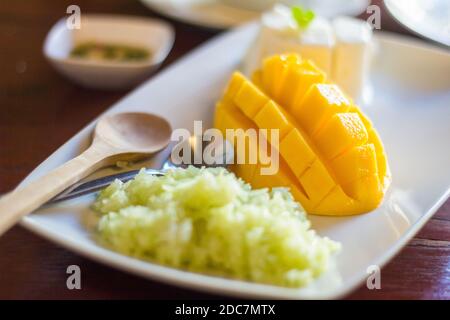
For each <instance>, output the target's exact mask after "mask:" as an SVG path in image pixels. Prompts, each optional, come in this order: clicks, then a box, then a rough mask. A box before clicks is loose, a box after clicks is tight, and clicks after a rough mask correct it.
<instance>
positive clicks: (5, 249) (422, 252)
mask: <svg viewBox="0 0 450 320" xmlns="http://www.w3.org/2000/svg"><path fill="white" fill-rule="evenodd" d="M70 4H78V5H79V6H80V7H81V10H82V12H84V13H100V12H101V13H121V14H133V15H142V16H154V15H155V14H153V13H151V12H150V11H148V10H147V9H146V8H144V6H142V5H141V4H140V3H139V2H138V1H137V0H105V1H100V0H83V1H81V0H77V1H74V0H70V1H52V0H46V1H45V0H42V1H39V0H27V1H0V193H3V192H7V191H9V190H11V189H12V188H13V187H14V186H16V185H17V184H18V183H19V182H20V181H21V179H23V178H24V177H25V176H26V175H27V174H28V173H29V172H30V171H31V170H32V169H33V168H34V167H36V166H37V165H38V164H39V163H41V162H42V161H43V160H44V159H45V158H46V157H47V156H48V155H50V154H51V153H52V152H53V151H55V150H56V149H57V148H58V147H59V146H60V145H61V144H63V143H64V142H65V141H66V140H67V139H69V138H70V137H71V136H72V135H74V134H75V133H76V132H78V131H79V130H80V129H81V128H82V127H83V126H84V125H86V124H87V123H88V122H90V121H91V120H92V119H93V118H94V117H96V116H97V115H99V114H100V113H101V112H102V111H104V110H105V109H107V108H108V107H109V106H111V105H112V104H113V103H114V102H115V101H117V100H118V99H120V98H121V97H122V96H123V95H124V94H125V93H126V91H122V92H102V91H96V90H88V89H83V88H80V87H78V86H76V85H74V84H72V83H71V82H69V81H67V80H65V79H64V78H62V77H61V76H60V75H58V74H57V73H56V72H55V71H54V70H53V68H52V67H51V66H50V65H49V64H48V63H47V62H46V61H45V59H44V57H43V55H42V44H43V40H44V37H45V35H46V33H47V32H48V30H49V28H50V27H51V26H52V25H53V23H54V22H55V21H56V20H58V19H59V18H61V17H62V16H64V15H65V11H66V8H67V6H68V5H70ZM171 22H172V23H173V24H174V26H175V28H176V33H177V37H176V42H175V46H174V49H173V50H172V52H171V54H170V56H169V58H168V60H167V62H166V63H165V66H167V65H168V64H170V63H172V62H173V61H176V60H177V59H178V58H180V57H181V56H183V55H184V54H185V53H186V52H188V51H189V50H191V49H193V48H194V47H196V46H198V45H199V44H201V43H202V42H204V41H205V40H207V39H209V38H211V37H212V36H214V35H215V32H212V31H208V30H202V29H198V28H195V27H191V26H188V25H185V24H181V23H177V22H174V21H171ZM382 27H383V28H384V29H387V30H391V31H392V30H394V31H398V32H402V33H405V32H406V31H405V30H404V29H402V28H401V27H400V26H398V25H397V24H396V23H395V22H393V20H391V19H390V18H389V16H388V14H387V13H386V14H383V15H382ZM449 230H450V202H449V201H447V203H445V204H444V205H443V206H442V207H441V208H440V209H439V211H438V212H437V213H436V214H435V215H434V217H433V218H432V219H431V220H430V221H429V222H428V223H427V225H426V226H425V227H424V228H423V229H422V230H421V231H420V232H419V234H417V235H416V237H415V238H414V239H413V240H412V241H411V242H410V243H409V244H408V245H407V246H406V247H405V248H404V249H403V250H402V251H401V253H400V254H399V255H398V256H397V257H395V258H394V259H393V260H392V261H391V262H390V263H389V264H388V265H387V266H385V267H384V268H383V269H382V272H381V283H382V289H381V290H368V289H367V288H366V287H365V286H362V287H361V288H359V289H357V290H356V291H355V292H353V293H352V294H351V295H350V296H348V298H349V299H413V298H418V299H420V298H439V299H449V298H450V232H449ZM69 265H78V266H80V267H81V270H82V289H81V290H68V289H67V288H66V279H67V274H66V268H67V266H69ZM50 298H56V299H71V298H77V299H80V298H81V299H97V298H105V299H110V298H113V299H115V298H158V299H163V298H188V299H189V298H216V296H211V295H207V294H204V293H200V292H196V291H190V290H185V289H180V288H176V287H172V286H168V285H164V284H161V283H158V282H152V281H148V280H144V279H141V278H138V277H135V276H132V275H129V274H125V273H122V272H120V271H116V270H115V269H112V268H109V267H106V266H103V265H100V264H97V263H95V262H93V261H91V260H88V259H85V258H82V257H80V256H78V255H76V254H74V253H72V252H70V251H67V250H65V249H63V248H61V247H59V246H57V245H55V244H53V243H51V242H48V241H46V240H43V239H42V238H40V237H38V236H36V235H34V234H32V233H30V232H28V231H27V230H25V229H23V228H22V227H19V226H17V227H14V228H13V229H11V230H10V231H9V232H7V233H6V234H5V235H4V236H3V237H1V239H0V299H50Z"/></svg>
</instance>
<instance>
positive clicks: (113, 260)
mask: <svg viewBox="0 0 450 320" xmlns="http://www.w3.org/2000/svg"><path fill="white" fill-rule="evenodd" d="M252 25H254V23H250V24H247V25H244V26H241V27H238V28H235V29H233V30H231V31H229V32H225V33H222V34H220V35H218V36H216V37H214V38H213V39H211V40H210V41H206V42H205V43H203V44H202V45H200V46H199V47H197V48H196V49H194V50H192V51H191V52H189V53H187V54H185V55H184V56H183V57H182V58H180V59H179V60H177V61H176V62H174V63H173V64H171V65H170V66H168V67H167V68H165V69H164V70H163V71H162V72H160V73H159V74H158V75H156V76H155V77H152V78H151V79H149V80H148V81H145V82H144V83H142V84H141V85H139V86H138V87H136V88H135V89H134V90H132V91H131V92H129V93H128V94H126V95H125V96H124V97H122V98H121V99H119V100H118V101H116V102H115V103H114V104H113V105H111V106H110V107H109V108H107V109H106V110H105V111H104V112H102V113H101V114H100V115H98V116H97V117H95V118H94V119H92V121H90V122H89V123H88V124H87V125H86V126H85V127H83V128H82V129H81V130H79V131H78V132H77V133H76V134H75V135H73V136H72V137H71V138H69V139H68V140H67V141H66V142H65V143H64V144H63V145H61V146H60V147H59V148H57V149H56V151H54V152H53V153H52V154H51V155H50V156H49V157H47V158H46V159H45V160H44V161H43V162H41V163H40V164H39V165H38V166H37V167H36V168H35V169H33V170H32V171H31V172H30V173H29V174H28V175H27V176H26V177H25V179H24V180H22V181H21V183H20V184H19V186H21V185H23V184H24V183H27V182H28V180H30V179H34V178H36V177H35V176H36V171H38V170H39V169H40V168H41V167H42V166H44V165H45V164H46V163H47V162H48V161H49V159H50V158H53V156H54V155H57V154H58V153H60V150H61V149H62V148H64V147H65V146H66V145H67V144H68V143H69V142H70V141H71V140H72V139H74V138H75V137H77V136H78V135H82V134H83V133H84V132H85V131H87V130H90V129H91V128H92V127H93V125H94V123H95V122H96V121H97V119H98V118H100V117H101V116H102V115H103V114H105V113H106V112H109V110H110V109H111V108H112V107H113V106H114V105H117V104H119V103H120V102H121V101H122V100H124V99H126V98H127V97H128V96H130V95H132V94H133V93H134V92H135V91H137V90H140V89H141V88H142V87H143V86H145V85H147V84H148V83H149V82H152V81H154V80H156V79H157V78H158V77H160V76H161V75H162V74H164V73H166V72H168V71H169V70H171V69H172V68H175V67H176V66H178V64H181V63H183V62H184V61H185V60H187V59H189V58H190V57H192V56H194V55H196V54H198V53H200V52H202V51H203V50H205V49H207V47H208V46H210V45H211V44H213V43H214V42H220V41H222V39H224V38H226V37H227V36H230V35H233V34H236V33H239V32H242V31H244V30H245V29H247V28H250V26H252ZM375 39H377V40H379V41H389V42H397V44H400V45H409V46H415V47H417V46H418V47H420V48H421V49H427V50H431V51H435V52H438V53H440V54H445V55H447V56H448V57H449V58H450V52H448V51H447V50H445V49H443V48H440V47H438V46H435V45H432V44H430V43H426V42H424V41H422V40H420V39H415V38H413V37H410V36H404V35H398V34H395V33H389V32H377V33H376V35H375ZM449 197H450V188H448V189H447V190H446V192H444V193H443V195H442V196H441V197H440V198H439V199H438V200H437V201H436V202H435V203H434V205H433V206H432V207H431V208H430V209H429V210H428V211H427V212H426V213H425V214H423V215H422V216H421V217H420V218H419V219H418V220H417V221H416V222H415V223H414V224H413V225H411V226H410V227H409V230H408V231H407V232H406V233H404V234H403V235H402V236H401V237H400V238H399V239H397V240H396V241H395V242H394V244H393V245H392V246H391V247H390V248H389V249H388V250H387V251H386V252H384V253H383V254H382V255H381V256H380V257H379V258H378V259H376V260H375V262H376V264H377V265H378V266H380V268H381V267H383V266H384V265H385V264H386V263H387V262H389V261H390V260H391V259H392V258H393V257H394V256H395V255H396V254H397V253H399V251H400V250H401V249H402V248H403V247H404V246H405V245H406V243H407V242H408V241H410V240H411V239H412V238H413V237H414V236H415V235H416V234H417V232H418V231H419V230H420V229H421V228H422V227H423V226H424V225H425V223H426V222H428V220H429V219H430V218H431V217H432V215H433V214H434V213H435V212H436V211H437V210H438V209H439V208H440V207H441V206H442V205H443V204H444V203H445V201H446V200H447V199H448V198H449ZM20 225H22V226H23V227H25V228H26V229H27V230H30V231H32V232H33V233H35V234H38V235H39V236H42V237H43V238H45V239H48V240H50V241H52V242H53V243H56V244H58V245H61V246H62V247H64V248H66V249H68V250H71V251H73V252H75V253H77V254H79V255H81V256H84V257H86V258H88V259H92V260H93V261H96V262H98V263H101V264H104V265H107V266H109V267H114V268H115V269H118V270H120V271H124V272H130V273H132V274H136V275H139V276H142V277H144V278H146V279H152V280H153V281H158V282H162V283H166V284H172V285H176V286H179V287H183V288H188V289H195V290H199V291H202V292H209V293H213V294H222V295H227V296H235V297H246V298H249V297H253V298H255V297H256V298H275V299H338V298H341V297H343V296H346V295H347V294H349V293H350V292H351V291H353V290H354V289H355V288H356V287H357V286H359V285H360V284H362V282H363V280H364V279H365V278H366V277H365V276H364V274H361V275H355V276H352V277H351V278H350V280H349V281H348V285H347V286H345V287H344V286H341V287H337V289H334V290H331V291H330V292H329V293H326V294H317V295H313V294H306V295H304V294H301V293H299V292H297V290H299V289H289V288H283V287H277V286H273V285H265V284H257V283H252V282H245V281H242V280H236V279H229V278H221V277H217V276H208V275H204V274H200V273H194V272H189V271H183V270H179V269H176V268H171V267H166V266H162V265H158V264H155V263H152V262H148V261H143V260H139V259H136V258H132V257H128V256H125V255H122V254H120V253H117V252H114V251H111V250H109V249H106V248H104V247H101V246H99V245H98V246H94V248H95V249H94V251H93V250H92V249H91V248H90V247H86V246H77V243H76V242H74V241H70V238H66V237H62V236H61V235H60V234H58V233H57V232H54V231H52V230H49V229H48V228H47V227H46V226H45V225H41V224H39V223H38V222H36V221H34V220H33V219H30V218H28V217H24V218H23V219H22V220H21V221H20ZM96 250H99V252H98V251H96ZM102 251H103V252H102ZM120 258H126V259H133V260H134V261H135V262H136V263H134V264H133V265H131V266H130V265H129V264H124V263H122V261H120ZM141 264H145V266H147V267H148V265H151V266H152V267H156V268H163V269H164V270H162V272H161V273H162V274H164V273H166V274H167V272H169V273H173V272H176V273H181V274H189V276H194V277H196V278H198V277H200V278H202V279H205V280H206V279H209V280H211V281H213V282H215V283H217V282H219V284H220V282H224V283H223V284H221V285H220V288H221V291H220V292H218V290H217V287H218V286H217V285H206V284H205V283H206V281H201V282H198V281H192V280H187V281H183V280H181V279H178V278H176V279H175V278H173V277H172V276H171V274H169V275H166V276H165V277H164V276H163V277H162V278H161V277H160V275H158V274H156V273H154V272H152V273H151V274H149V273H144V272H143V271H142V270H141V268H138V267H136V265H141ZM166 269H167V270H166ZM242 283H245V284H246V286H245V287H244V288H243V287H239V286H236V284H242ZM234 287H235V288H234ZM233 288H234V289H233ZM254 288H266V289H268V288H270V289H271V291H272V292H273V291H274V290H275V291H276V294H270V293H265V292H266V291H264V292H263V293H257V292H256V290H254ZM293 290H294V291H296V292H295V293H294V292H293ZM288 292H289V293H288Z"/></svg>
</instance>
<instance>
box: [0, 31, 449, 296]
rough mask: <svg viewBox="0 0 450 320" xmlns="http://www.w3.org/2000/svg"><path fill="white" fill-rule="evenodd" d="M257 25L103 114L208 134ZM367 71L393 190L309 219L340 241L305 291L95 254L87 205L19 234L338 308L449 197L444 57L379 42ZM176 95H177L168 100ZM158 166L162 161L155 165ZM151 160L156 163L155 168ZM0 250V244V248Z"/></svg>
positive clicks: (186, 278)
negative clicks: (147, 117) (371, 205)
mask: <svg viewBox="0 0 450 320" xmlns="http://www.w3.org/2000/svg"><path fill="white" fill-rule="evenodd" d="M256 31H257V30H256V27H255V25H252V26H248V27H245V28H241V29H239V30H236V31H233V32H230V33H227V34H224V35H222V36H220V37H218V38H216V39H215V40H212V41H211V42H208V43H207V44H205V45H203V46H202V47H201V48H199V49H197V50H195V51H194V52H192V53H191V54H189V55H187V56H186V57H185V58H184V59H182V60H180V61H179V62H178V63H176V64H174V65H172V66H171V67H169V68H167V69H166V70H165V71H164V72H162V73H161V74H160V75H158V76H157V77H155V78H154V79H152V80H150V81H149V82H147V83H145V84H143V85H142V86H140V87H139V88H138V89H137V90H135V91H134V92H132V93H131V94H130V95H128V96H127V97H125V98H124V99H123V100H121V101H120V102H119V103H117V104H116V105H114V106H113V107H112V108H111V109H109V110H108V111H107V112H108V113H113V112H122V111H132V110H133V111H136V110H138V111H147V112H153V113H156V114H159V115H162V116H164V117H166V118H167V119H169V120H170V122H171V125H172V127H173V128H180V127H182V128H188V129H190V130H192V127H193V121H194V120H204V121H205V123H204V125H205V127H206V126H207V125H210V124H211V120H212V115H213V108H214V103H215V101H216V100H217V99H218V97H219V96H220V94H221V93H222V90H223V87H224V85H225V83H226V82H227V80H228V78H229V76H230V74H231V73H232V71H233V70H234V69H235V68H237V66H238V65H239V62H240V61H241V59H242V57H243V55H244V52H245V50H246V48H247V46H248V45H249V43H251V41H252V39H253V37H254V36H255V33H256ZM376 39H377V40H378V41H379V48H380V49H379V55H378V59H376V61H375V64H374V66H373V68H372V74H371V80H372V82H373V88H374V92H375V94H374V98H373V101H372V103H371V104H370V105H367V106H365V107H364V109H365V111H366V112H367V113H368V114H369V115H370V116H371V118H372V120H373V122H374V123H375V126H376V127H377V128H378V130H379V132H380V135H381V136H382V138H383V141H384V143H385V146H386V149H387V155H388V158H389V162H390V165H391V169H392V175H393V183H392V186H391V188H390V191H389V193H388V195H387V196H386V199H385V201H384V203H383V204H382V206H380V207H379V208H378V209H376V210H374V211H373V212H370V213H367V214H363V215H359V216H351V217H341V218H339V217H317V216H310V219H311V221H312V226H313V228H314V229H316V230H317V231H318V233H319V234H321V235H325V236H329V237H330V238H332V239H335V240H337V241H340V242H341V243H342V245H343V250H342V253H341V254H340V255H339V256H338V257H337V265H336V269H335V270H334V271H333V272H331V273H329V274H327V275H325V276H324V277H323V278H321V279H319V281H317V282H315V283H314V284H312V285H310V286H308V287H306V288H303V289H289V288H281V287H274V286H269V285H261V284H255V283H248V282H243V281H237V280H229V279H224V278H218V277H211V276H205V275H201V274H195V273H190V272H185V271H181V270H176V269H172V268H169V267H164V266H160V265H156V264H152V263H148V262H144V261H140V260H137V259H134V258H130V257H126V256H123V255H120V254H118V253H115V252H112V251H110V250H107V249H105V248H102V247H100V246H98V245H97V244H96V243H95V241H94V240H93V239H92V233H90V231H89V230H88V229H87V228H86V227H85V226H84V225H83V224H84V222H83V221H85V217H89V215H90V214H91V212H90V210H89V208H88V207H89V204H90V201H92V200H93V197H92V196H90V197H85V198H80V199H78V200H76V201H73V202H68V203H61V204H59V205H58V206H55V207H51V208H47V209H44V210H40V211H39V212H38V213H36V214H33V215H31V216H28V217H26V218H25V219H24V220H23V225H24V226H25V227H26V228H28V229H30V230H32V231H34V232H36V233H38V234H40V235H42V236H44V237H46V238H48V239H50V240H52V241H54V242H56V243H58V244H60V245H62V246H64V247H66V248H69V249H71V250H73V251H75V252H78V253H80V254H82V255H84V256H86V257H89V258H92V259H94V260H96V261H99V262H102V263H104V264H107V265H109V266H112V267H115V268H118V269H121V270H124V271H127V272H131V273H134V274H138V275H141V276H143V277H146V278H149V279H154V280H158V281H163V282H166V283H170V284H173V285H179V286H183V287H187V288H190V289H198V290H204V291H209V292H213V293H217V294H227V295H233V296H245V297H252V298H258V297H260V298H262V297H263V298H291V299H305V298H337V297H340V296H341V295H343V294H346V293H348V292H349V291H350V290H352V289H353V288H355V287H356V286H357V285H358V284H360V283H361V282H362V281H364V280H365V278H366V276H367V274H366V270H367V267H368V266H370V265H379V266H382V265H384V264H385V263H386V262H387V261H388V260H389V259H391V258H392V257H393V256H394V255H395V254H396V253H397V252H398V251H399V250H400V249H401V248H402V247H403V246H404V245H405V244H406V243H407V241H408V240H409V239H411V238H412V237H413V236H414V234H415V233H416V232H417V231H418V230H419V229H420V228H421V227H422V226H423V225H424V224H425V222H426V221H427V220H428V219H429V218H430V217H431V216H432V215H433V213H434V212H435V211H436V210H437V209H438V208H439V207H440V205H441V204H442V203H443V202H444V201H445V200H446V199H447V198H448V196H449V194H450V167H449V163H450V148H449V147H448V141H449V138H450V126H449V125H448V120H449V119H450V73H449V72H448V70H450V54H449V53H448V52H445V51H443V50H438V49H435V48H433V47H431V46H429V45H426V44H423V43H422V42H420V41H417V40H408V39H407V38H403V37H400V36H392V35H386V34H377V36H376ZM174 93H175V94H174ZM93 125H94V123H91V124H90V125H88V126H87V127H86V128H85V129H83V130H82V131H81V132H80V133H78V134H77V135H76V136H75V137H73V138H72V139H71V140H69V141H68V142H67V143H66V144H65V145H63V146H62V147H61V148H60V149H59V150H58V151H56V152H55V153H54V154H53V155H52V156H50V157H49V158H48V159H47V160H46V161H45V162H43V163H42V164H41V165H40V166H39V167H38V168H37V169H36V170H34V171H33V172H32V173H31V174H30V176H29V177H28V178H27V180H32V179H34V178H36V177H38V176H40V175H42V174H44V173H46V172H48V171H49V170H51V169H53V168H55V167H56V166H58V165H59V164H61V163H63V162H64V161H67V160H69V159H70V158H72V157H73V156H75V155H76V154H78V153H79V151H80V148H82V147H83V146H86V144H87V142H88V139H89V136H90V132H91V130H92V128H93ZM160 158H161V157H160ZM160 158H159V160H161V159H160ZM0 241H1V239H0Z"/></svg>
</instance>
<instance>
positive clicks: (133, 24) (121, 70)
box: [43, 14, 175, 89]
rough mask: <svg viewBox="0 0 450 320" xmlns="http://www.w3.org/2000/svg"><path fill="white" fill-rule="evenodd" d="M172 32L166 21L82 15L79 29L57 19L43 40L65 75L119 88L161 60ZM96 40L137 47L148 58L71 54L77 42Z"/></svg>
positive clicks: (81, 81)
mask: <svg viewBox="0 0 450 320" xmlns="http://www.w3.org/2000/svg"><path fill="white" fill-rule="evenodd" d="M174 37H175V32H174V30H173V28H172V27H171V26H170V25H169V24H168V23H166V22H164V21H162V20H157V19H149V18H145V17H133V16H122V15H91V14H83V15H82V18H81V28H80V29H72V30H71V29H69V28H67V26H66V18H62V19H61V20H59V21H58V22H57V23H56V24H55V25H54V26H53V28H52V29H51V30H50V32H49V33H48V35H47V38H46V39H45V42H44V48H43V50H44V55H45V57H46V58H47V59H48V60H49V61H50V62H51V63H52V64H53V66H54V67H55V68H56V69H57V70H58V71H60V72H61V73H62V74H63V75H65V76H66V77H67V78H69V79H71V80H73V81H74V82H76V83H78V84H80V85H82V86H85V87H90V88H97V89H122V88H128V87H131V86H133V85H136V84H138V83H140V82H142V81H143V80H145V79H146V78H148V77H149V76H150V75H151V73H152V72H153V71H154V70H155V69H156V68H157V67H158V66H159V65H160V64H161V63H162V62H163V61H164V59H165V58H166V57H167V55H168V54H169V52H170V50H171V49H172V46H173V42H174ZM91 41H94V42H99V43H112V44H124V45H131V46H137V47H142V48H145V49H147V50H148V51H149V52H151V55H150V57H149V58H148V59H145V60H143V61H136V62H115V61H102V60H89V59H76V58H71V57H70V52H71V50H72V49H73V47H75V46H76V45H77V44H80V43H84V42H91Z"/></svg>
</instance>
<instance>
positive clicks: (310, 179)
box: [299, 159, 336, 203]
mask: <svg viewBox="0 0 450 320" xmlns="http://www.w3.org/2000/svg"><path fill="white" fill-rule="evenodd" d="M299 181H300V183H301V185H302V186H303V188H304V189H305V192H306V195H307V196H308V198H309V199H310V201H311V202H313V203H319V201H320V200H322V199H323V198H324V197H325V196H326V195H327V194H328V193H329V192H330V191H331V189H333V187H334V186H335V185H336V183H335V182H334V180H333V179H332V177H331V176H330V174H329V173H328V171H327V169H326V168H325V166H324V165H323V163H322V162H321V161H320V160H318V159H316V161H314V162H313V164H312V165H311V167H309V168H308V169H307V170H306V171H305V172H304V173H303V174H302V175H301V176H300V177H299Z"/></svg>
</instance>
